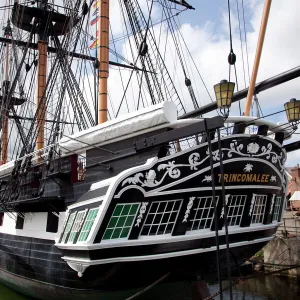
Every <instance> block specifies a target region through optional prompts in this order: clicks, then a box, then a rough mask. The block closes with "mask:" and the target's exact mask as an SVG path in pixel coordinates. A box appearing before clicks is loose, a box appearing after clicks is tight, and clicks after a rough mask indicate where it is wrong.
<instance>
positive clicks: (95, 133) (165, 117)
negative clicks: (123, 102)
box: [59, 101, 177, 154]
mask: <svg viewBox="0 0 300 300" xmlns="http://www.w3.org/2000/svg"><path fill="white" fill-rule="evenodd" d="M176 120H177V108H176V105H175V104H174V103H173V102H171V101H165V102H162V103H159V104H156V105H152V106H150V107H147V108H144V109H141V110H138V111H135V112H133V113H129V114H126V115H124V116H121V117H120V118H116V119H113V120H110V121H108V122H105V123H103V124H99V125H97V126H94V127H91V128H88V129H86V130H83V131H80V132H77V133H75V134H73V135H71V136H69V137H67V136H65V137H63V138H62V139H61V140H60V141H59V146H60V149H61V151H62V153H64V154H68V153H74V152H76V153H78V152H82V151H84V150H87V149H90V148H93V147H94V146H97V145H99V144H101V143H104V142H108V141H110V140H112V139H115V138H118V137H120V138H121V137H122V138H123V137H124V136H126V135H129V134H133V133H135V132H136V133H137V132H139V131H141V130H144V129H149V128H155V127H157V126H159V125H162V124H165V123H169V122H174V121H176Z"/></svg>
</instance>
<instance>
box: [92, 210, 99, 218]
mask: <svg viewBox="0 0 300 300" xmlns="http://www.w3.org/2000/svg"><path fill="white" fill-rule="evenodd" d="M97 214H98V209H95V210H93V212H92V216H93V219H96V217H97Z"/></svg>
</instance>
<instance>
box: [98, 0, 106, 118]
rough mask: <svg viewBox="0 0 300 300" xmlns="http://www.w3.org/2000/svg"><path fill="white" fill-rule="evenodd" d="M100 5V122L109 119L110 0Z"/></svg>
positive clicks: (99, 3) (100, 2) (99, 0)
mask: <svg viewBox="0 0 300 300" xmlns="http://www.w3.org/2000/svg"><path fill="white" fill-rule="evenodd" d="M97 5H98V7H99V11H100V13H99V18H98V26H97V27H98V37H97V39H98V41H99V51H98V60H99V62H100V70H99V75H98V76H99V103H98V109H99V114H98V121H99V124H101V123H104V122H106V121H107V91H108V90H107V80H108V76H109V0H98V1H97V2H96V7H97Z"/></svg>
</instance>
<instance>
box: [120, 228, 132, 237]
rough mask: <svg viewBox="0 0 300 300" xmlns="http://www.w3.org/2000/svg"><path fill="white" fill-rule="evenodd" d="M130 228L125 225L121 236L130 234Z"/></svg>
mask: <svg viewBox="0 0 300 300" xmlns="http://www.w3.org/2000/svg"><path fill="white" fill-rule="evenodd" d="M129 230H130V227H125V228H123V230H122V233H121V236H120V237H121V238H124V237H127V236H128V234H129Z"/></svg>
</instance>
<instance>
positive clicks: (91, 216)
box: [86, 211, 93, 221]
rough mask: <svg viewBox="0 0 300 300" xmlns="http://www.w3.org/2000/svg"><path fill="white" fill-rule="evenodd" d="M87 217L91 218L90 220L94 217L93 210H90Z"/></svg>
mask: <svg viewBox="0 0 300 300" xmlns="http://www.w3.org/2000/svg"><path fill="white" fill-rule="evenodd" d="M86 219H87V220H89V221H90V220H92V219H93V212H92V211H89V214H88V216H87V218H86Z"/></svg>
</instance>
